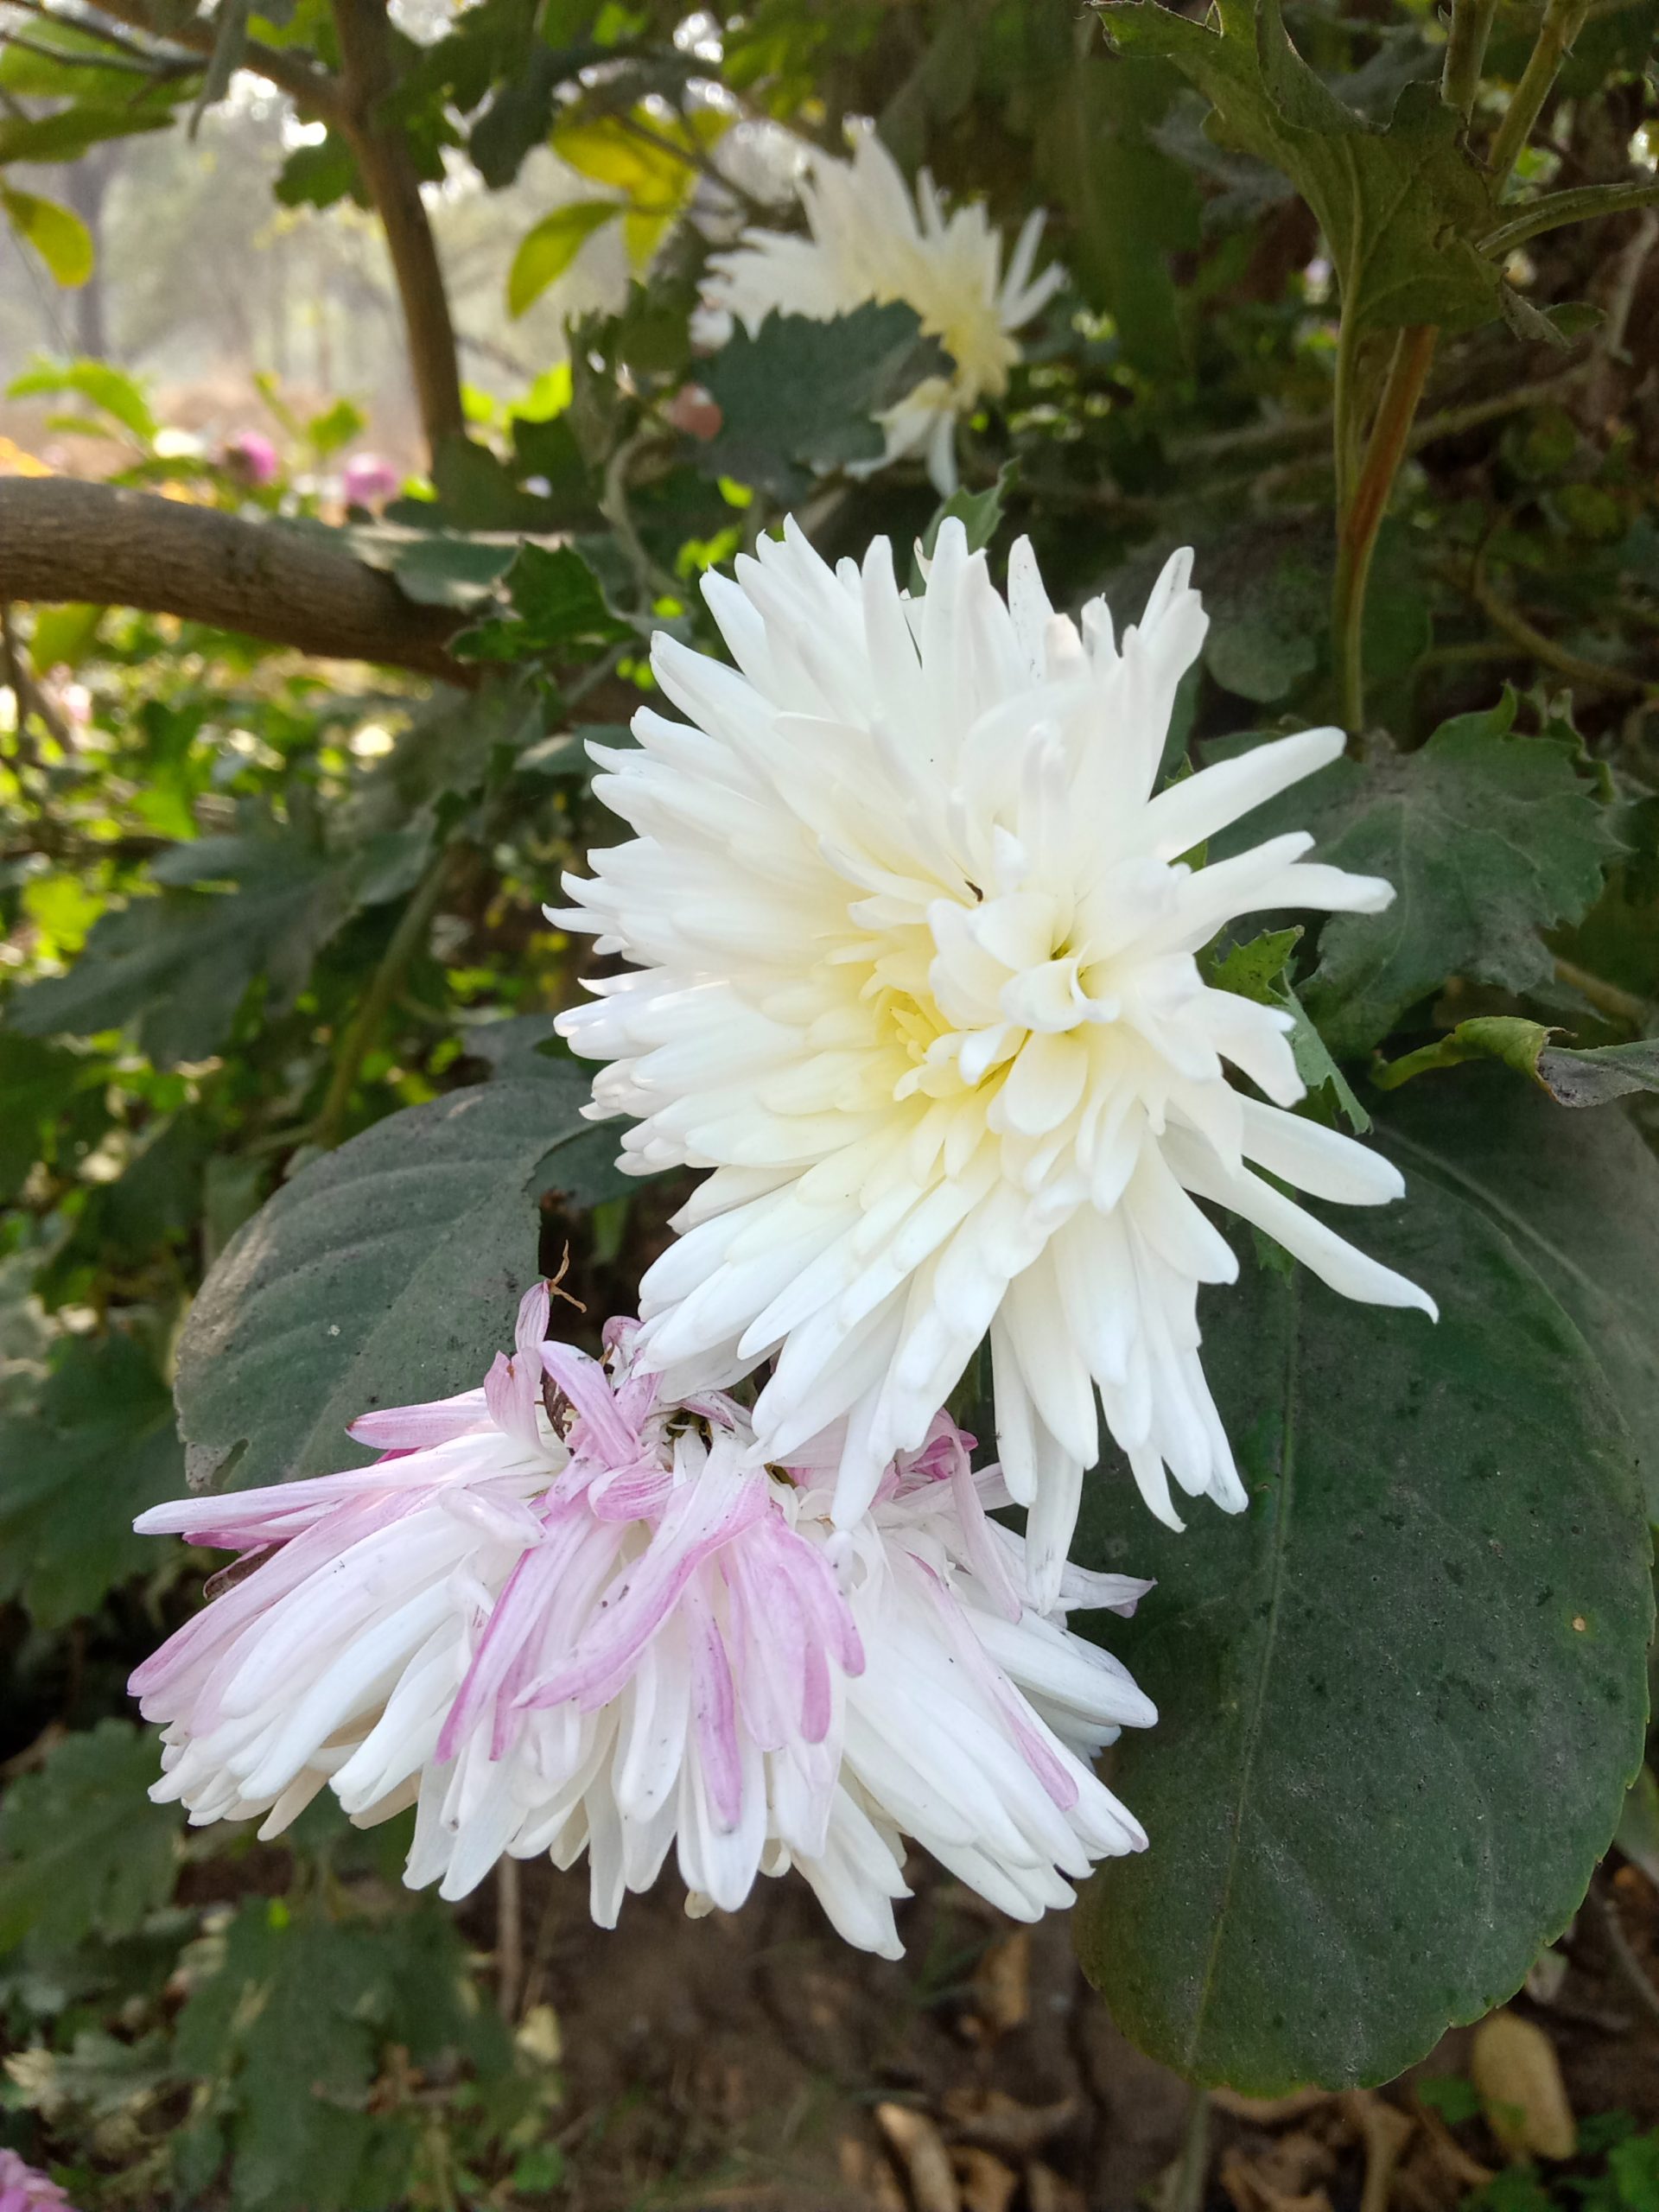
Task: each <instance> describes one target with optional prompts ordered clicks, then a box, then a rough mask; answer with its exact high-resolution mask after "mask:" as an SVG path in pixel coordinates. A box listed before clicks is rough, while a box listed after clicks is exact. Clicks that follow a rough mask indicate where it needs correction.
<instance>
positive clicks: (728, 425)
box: [696, 301, 950, 498]
mask: <svg viewBox="0 0 1659 2212" xmlns="http://www.w3.org/2000/svg"><path fill="white" fill-rule="evenodd" d="M949 375H950V358H949V356H948V355H947V354H946V353H944V350H943V349H942V348H941V346H939V345H938V341H937V340H934V339H931V338H924V337H923V336H922V335H921V324H920V322H919V321H918V319H917V315H916V312H915V309H914V308H908V307H906V306H904V305H903V304H902V303H901V302H899V301H893V302H890V303H889V304H888V305H887V306H886V307H876V306H874V305H871V306H868V307H862V308H855V310H854V312H853V313H852V314H851V315H837V316H836V318H835V319H834V321H829V322H814V321H810V320H809V318H808V317H806V316H805V315H768V316H767V317H766V321H764V322H763V323H762V324H761V326H760V329H759V330H758V331H757V332H756V333H755V334H754V336H753V338H751V337H750V336H749V334H748V333H747V331H745V330H741V329H739V330H736V331H734V333H733V334H732V336H731V338H730V339H729V340H728V341H727V343H726V344H725V345H724V346H721V350H720V352H719V353H716V354H715V357H714V359H712V360H710V361H709V363H707V365H705V366H704V367H703V368H702V381H703V383H704V385H706V386H707V387H708V389H709V391H710V392H711V393H712V394H713V396H714V398H715V402H716V403H717V404H718V406H719V408H720V415H721V427H720V432H719V435H717V436H716V437H715V438H714V439H713V440H711V441H710V442H709V443H708V444H706V445H702V446H700V447H699V448H697V454H696V459H697V465H698V467H701V468H703V469H705V470H707V471H708V472H709V474H714V475H720V476H734V477H737V478H738V479H740V480H741V481H742V482H743V483H746V484H758V485H760V486H764V487H765V488H766V489H768V490H771V491H775V492H776V493H779V496H781V497H785V498H793V497H795V496H797V495H798V494H799V493H801V492H802V491H803V490H804V489H805V487H806V486H808V485H809V484H810V480H811V479H810V473H809V472H810V470H811V469H812V468H814V467H817V468H832V467H841V466H842V465H843V464H844V463H846V462H848V461H872V460H874V458H875V457H876V456H877V455H878V454H880V451H881V432H880V429H879V427H878V426H877V424H876V423H875V422H874V420H873V417H874V416H876V415H877V414H879V413H880V410H882V409H883V408H886V407H891V406H892V405H893V403H894V402H895V401H896V400H899V399H902V398H903V397H904V396H905V394H906V392H908V391H913V390H914V389H915V387H916V386H917V385H918V384H920V383H921V382H922V380H923V379H924V378H926V377H931V376H949Z"/></svg>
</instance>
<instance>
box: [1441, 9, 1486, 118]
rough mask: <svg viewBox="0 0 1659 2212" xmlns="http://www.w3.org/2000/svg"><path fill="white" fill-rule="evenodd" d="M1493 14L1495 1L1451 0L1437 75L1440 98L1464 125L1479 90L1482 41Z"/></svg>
mask: <svg viewBox="0 0 1659 2212" xmlns="http://www.w3.org/2000/svg"><path fill="white" fill-rule="evenodd" d="M1496 14H1497V0H1452V29H1451V31H1450V32H1449V33H1448V35H1447V37H1446V66H1445V67H1444V68H1443V70H1442V71H1441V73H1440V98H1441V99H1443V100H1444V101H1445V102H1446V105H1447V106H1448V107H1454V108H1456V110H1457V111H1458V113H1459V115H1460V116H1461V117H1462V118H1463V119H1464V121H1465V123H1467V122H1468V120H1469V118H1470V117H1471V115H1472V114H1473V112H1474V106H1475V95H1476V93H1477V92H1478V91H1479V90H1480V65H1481V63H1482V62H1483V61H1484V60H1485V59H1486V37H1487V34H1488V33H1489V32H1490V31H1491V28H1492V17H1493V16H1495V15H1496Z"/></svg>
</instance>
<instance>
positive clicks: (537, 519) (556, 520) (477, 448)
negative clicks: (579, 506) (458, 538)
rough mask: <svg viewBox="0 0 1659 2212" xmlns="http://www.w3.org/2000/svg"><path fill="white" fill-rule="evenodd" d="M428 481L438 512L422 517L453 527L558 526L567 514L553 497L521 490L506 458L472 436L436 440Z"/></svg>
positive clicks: (518, 529) (529, 528)
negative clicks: (497, 455)
mask: <svg viewBox="0 0 1659 2212" xmlns="http://www.w3.org/2000/svg"><path fill="white" fill-rule="evenodd" d="M432 481H433V484H434V486H435V487H436V490H437V494H438V512H437V513H436V514H432V513H431V512H430V511H429V514H428V517H427V518H426V519H429V520H432V521H437V520H442V522H444V523H445V524H448V525H449V526H450V527H451V528H453V529H455V530H472V531H483V530H494V531H514V532H522V531H539V530H557V529H560V528H562V527H563V523H564V521H565V519H566V518H564V517H563V515H562V514H561V512H560V511H559V508H558V506H557V505H556V503H555V502H554V501H552V500H550V499H540V498H538V497H537V495H536V494H535V493H530V492H526V491H524V490H522V489H521V488H520V486H518V483H517V482H516V481H515V480H514V476H513V473H512V470H511V469H509V468H508V467H506V465H505V462H503V461H499V460H497V458H496V456H495V455H494V454H493V453H492V452H491V451H490V449H489V448H488V447H487V446H481V445H479V444H478V443H477V442H475V441H474V439H472V438H466V437H461V436H460V435H450V436H448V437H446V438H444V439H442V440H441V441H440V442H439V445H438V449H437V452H436V453H435V455H434V456H433V461H432ZM407 504H408V503H405V505H407ZM398 519H399V520H400V521H401V520H403V519H404V515H402V514H401V513H400V515H399V516H398ZM503 566H504V567H505V563H503Z"/></svg>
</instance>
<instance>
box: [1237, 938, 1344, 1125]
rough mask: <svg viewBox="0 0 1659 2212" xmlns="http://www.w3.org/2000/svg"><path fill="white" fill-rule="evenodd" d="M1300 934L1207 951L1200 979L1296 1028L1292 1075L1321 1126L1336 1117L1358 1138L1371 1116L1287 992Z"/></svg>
mask: <svg viewBox="0 0 1659 2212" xmlns="http://www.w3.org/2000/svg"><path fill="white" fill-rule="evenodd" d="M1302 934H1303V932H1302V931H1301V930H1300V928H1292V929H1287V930H1264V931H1262V935H1261V936H1260V937H1255V938H1250V939H1249V942H1248V943H1246V944H1233V945H1229V946H1227V947H1226V948H1225V950H1221V951H1217V950H1216V949H1215V948H1214V947H1211V948H1210V949H1209V950H1208V951H1207V952H1206V953H1205V954H1204V955H1202V956H1201V960H1202V964H1203V968H1204V979H1205V982H1207V983H1209V984H1211V986H1212V987H1213V988H1215V989H1217V990H1218V991H1236V992H1237V993H1238V994H1239V995H1240V996H1241V997H1242V998H1247V999H1254V1000H1255V1002H1256V1004H1257V1005H1258V1006H1276V1007H1280V1008H1281V1009H1282V1011H1283V1012H1285V1013H1286V1014H1289V1016H1290V1018H1291V1020H1293V1021H1294V1023H1295V1025H1296V1026H1295V1027H1294V1029H1293V1030H1292V1031H1291V1033H1290V1049H1291V1053H1292V1056H1293V1057H1294V1059H1295V1062H1296V1072H1297V1074H1298V1075H1299V1076H1300V1077H1301V1078H1302V1081H1303V1082H1304V1083H1305V1084H1306V1085H1307V1090H1308V1100H1309V1103H1310V1105H1311V1106H1312V1107H1313V1109H1314V1111H1315V1112H1316V1113H1317V1114H1319V1116H1320V1117H1321V1118H1323V1119H1325V1120H1326V1121H1335V1120H1336V1119H1337V1118H1338V1116H1342V1117H1343V1118H1344V1120H1345V1121H1346V1122H1348V1124H1349V1126H1350V1128H1355V1129H1357V1130H1359V1132H1360V1133H1361V1135H1363V1134H1364V1132H1365V1131H1366V1130H1367V1129H1369V1128H1370V1126H1371V1117H1370V1115H1369V1114H1368V1113H1367V1112H1366V1111H1365V1109H1364V1108H1363V1106H1362V1105H1361V1104H1360V1103H1359V1100H1358V1098H1357V1096H1356V1095H1355V1092H1354V1090H1353V1086H1352V1085H1351V1084H1350V1083H1349V1081H1348V1078H1347V1077H1346V1076H1344V1074H1343V1072H1342V1070H1341V1069H1340V1068H1339V1067H1338V1065H1337V1064H1336V1062H1335V1061H1334V1060H1333V1059H1332V1057H1331V1052H1330V1048H1329V1047H1328V1046H1327V1045H1326V1044H1325V1039H1324V1038H1323V1037H1321V1036H1320V1034H1319V1031H1318V1030H1317V1029H1316V1028H1315V1027H1313V1023H1312V1022H1311V1021H1310V1020H1308V1018H1307V1014H1306V1010H1305V1009H1304V1007H1303V1006H1302V1002H1301V1001H1300V999H1299V998H1298V997H1297V995H1296V994H1295V992H1294V990H1293V989H1292V988H1291V987H1290V982H1289V978H1288V976H1287V969H1288V967H1289V963H1290V957H1291V954H1292V953H1293V951H1294V950H1295V947H1296V945H1297V944H1298V943H1299V941H1300V938H1301V937H1302Z"/></svg>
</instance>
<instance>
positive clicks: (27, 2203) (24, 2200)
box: [0, 2150, 73, 2212]
mask: <svg viewBox="0 0 1659 2212" xmlns="http://www.w3.org/2000/svg"><path fill="white" fill-rule="evenodd" d="M0 2212H73V2207H71V2206H70V2204H69V2199H68V2198H67V2196H65V2194H64V2192H63V2190H61V2189H60V2188H59V2186H58V2184H57V2183H56V2182H54V2181H51V2180H49V2179H48V2177H47V2176H46V2175H45V2174H42V2173H37V2172H36V2171H35V2168H34V2167H33V2166H26V2165H25V2164H23V2162H22V2159H21V2158H19V2157H18V2155H17V2153H16V2152H15V2151H6V2150H0Z"/></svg>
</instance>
